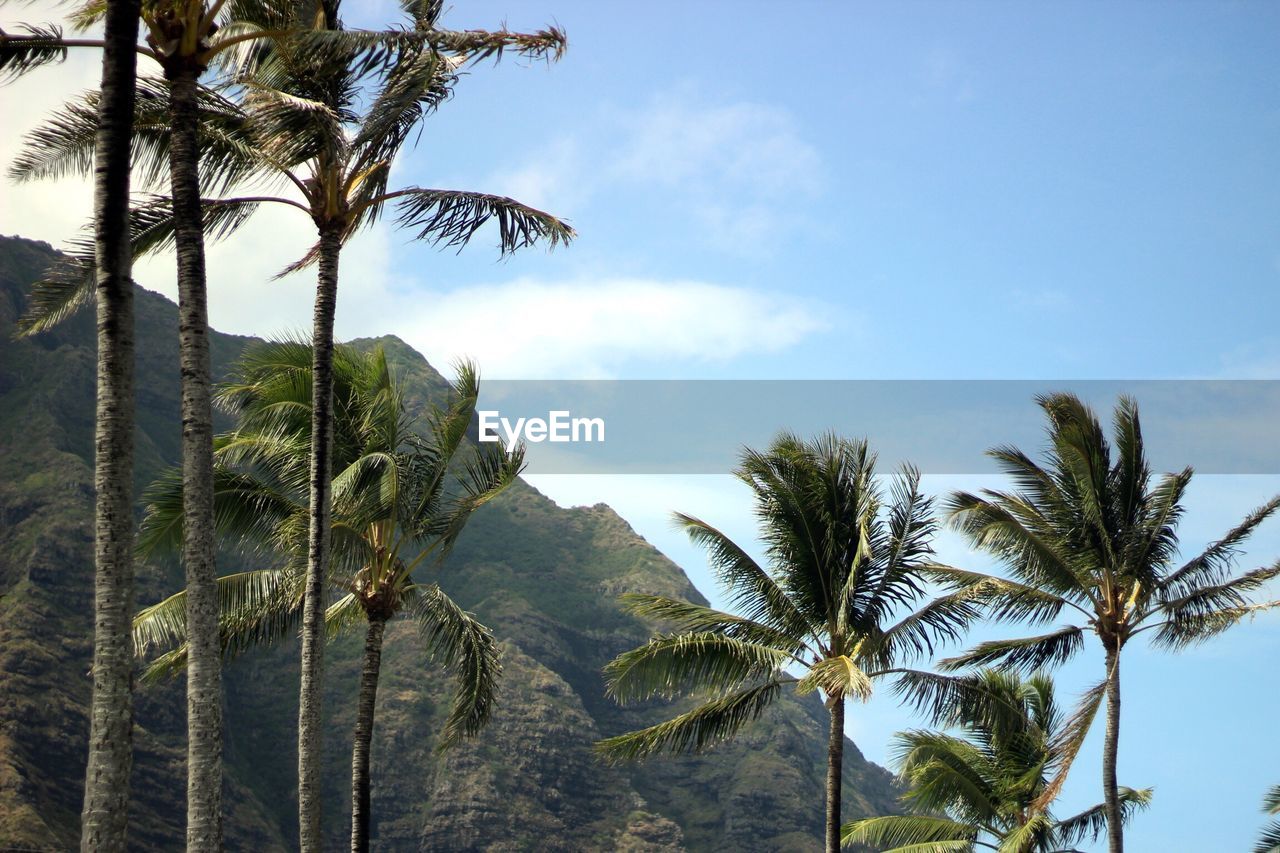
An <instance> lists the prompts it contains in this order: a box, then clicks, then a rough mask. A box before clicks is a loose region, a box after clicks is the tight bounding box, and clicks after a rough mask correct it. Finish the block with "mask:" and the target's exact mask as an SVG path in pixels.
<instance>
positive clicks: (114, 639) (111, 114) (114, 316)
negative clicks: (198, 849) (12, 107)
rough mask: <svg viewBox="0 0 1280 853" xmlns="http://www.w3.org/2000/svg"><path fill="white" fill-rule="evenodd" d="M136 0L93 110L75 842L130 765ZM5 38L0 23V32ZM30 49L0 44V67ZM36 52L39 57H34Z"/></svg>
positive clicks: (121, 817) (106, 826) (108, 52)
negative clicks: (79, 792)
mask: <svg viewBox="0 0 1280 853" xmlns="http://www.w3.org/2000/svg"><path fill="white" fill-rule="evenodd" d="M138 14H139V4H138V0H108V2H107V3H106V4H105V10H104V14H103V18H104V22H105V32H104V34H103V39H102V46H103V50H102V96H101V98H100V100H99V102H98V111H97V115H96V122H95V131H94V141H93V163H94V199H93V207H94V210H93V224H94V238H93V243H92V246H91V247H90V246H82V247H81V249H82V251H91V252H92V253H93V258H94V268H95V270H96V274H95V276H94V281H93V289H94V292H95V293H96V295H97V328H98V383H97V385H98V393H97V405H96V408H97V411H96V413H95V418H94V423H95V433H96V434H95V436H94V448H95V453H94V487H95V494H96V498H95V501H94V640H93V694H92V699H91V703H90V709H89V720H90V723H89V727H90V732H89V756H88V761H87V763H86V767H85V790H84V809H83V813H82V815H81V820H80V832H81V846H82V847H83V848H84V849H86V850H123V849H124V848H125V845H126V839H127V830H128V811H129V774H130V771H131V769H132V766H133V649H132V646H131V643H130V635H129V624H130V622H131V621H132V618H133V606H134V601H133V423H134V395H133V379H134V366H133V279H132V267H133V252H132V247H131V242H130V235H129V152H130V150H131V148H132V144H133V143H132V140H133V112H134V83H135V79H136V77H137V55H136V54H135V53H134V45H135V44H136V43H137V41H138ZM5 38H6V36H5V34H4V33H3V32H0V42H3V40H4V39H5ZM33 58H34V57H31V56H30V55H26V56H24V55H22V54H21V53H18V54H10V53H9V52H8V51H4V50H2V49H0V73H6V76H7V74H8V73H9V72H16V73H19V74H20V73H21V72H22V71H23V70H25V69H24V68H23V65H24V64H25V63H26V61H27V60H28V59H33ZM37 61H38V60H37Z"/></svg>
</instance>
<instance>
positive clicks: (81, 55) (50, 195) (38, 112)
mask: <svg viewBox="0 0 1280 853" xmlns="http://www.w3.org/2000/svg"><path fill="white" fill-rule="evenodd" d="M3 10H4V13H5V14H4V16H3V18H2V19H0V20H2V21H3V23H0V27H3V28H4V30H5V31H6V32H12V33H15V34H20V33H21V30H20V29H19V28H18V27H17V26H16V23H17V22H19V21H25V22H28V23H32V24H45V23H48V22H55V23H56V22H58V21H60V20H61V19H62V18H63V16H64V14H65V12H66V9H65V8H60V6H59V5H58V4H56V3H50V2H43V3H32V4H16V3H15V4H10V5H8V6H4V7H3ZM101 63H102V58H101V55H100V54H99V53H98V51H97V50H95V49H91V48H78V49H74V50H71V51H70V52H69V54H68V56H67V60H66V61H65V62H62V63H60V64H58V65H51V66H45V67H43V68H38V69H36V70H34V71H32V72H30V73H28V74H26V75H24V76H22V77H20V78H18V79H17V80H14V81H12V82H9V83H6V84H5V85H3V86H0V115H3V116H4V120H3V121H0V163H3V164H5V168H6V173H5V174H4V175H3V176H0V181H3V182H4V188H3V190H0V233H3V234H21V235H22V236H24V237H29V238H31V239H34V240H45V241H47V242H49V243H51V244H52V245H54V246H55V247H56V246H59V245H61V244H62V243H63V242H64V241H66V240H67V239H68V238H70V237H75V236H77V233H78V229H79V228H80V227H81V226H82V225H84V224H85V223H86V222H88V221H89V218H90V216H91V215H92V213H93V206H92V205H93V194H92V192H91V190H90V187H89V184H88V183H87V182H85V181H82V180H79V179H77V178H71V179H66V180H61V181H34V182H31V183H23V184H15V183H14V182H13V181H12V180H10V178H9V176H8V174H7V167H8V164H10V163H12V162H13V160H14V158H15V157H16V156H17V153H18V151H19V150H20V149H21V147H22V140H23V137H25V136H26V134H27V133H29V132H30V131H32V130H34V129H35V128H37V127H39V126H40V125H41V124H43V123H44V122H45V120H46V119H47V117H48V116H49V115H51V114H52V113H53V112H54V111H55V110H56V109H57V108H58V107H59V106H61V105H62V104H63V103H65V102H66V101H68V100H71V99H72V98H74V97H76V96H78V95H79V94H80V93H81V92H84V91H85V90H88V89H96V88H97V87H98V81H99V78H100V76H101V67H102V65H101Z"/></svg>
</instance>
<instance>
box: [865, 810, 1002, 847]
mask: <svg viewBox="0 0 1280 853" xmlns="http://www.w3.org/2000/svg"><path fill="white" fill-rule="evenodd" d="M977 837H978V832H977V830H975V829H974V828H973V827H971V826H967V825H965V824H963V823H957V822H956V821H953V820H948V819H947V818H944V817H929V816H928V815H886V816H885V817H868V818H863V819H862V820H855V821H852V822H850V823H846V824H845V825H844V826H842V827H841V828H840V843H841V844H842V845H850V844H867V845H870V846H872V847H875V848H876V849H877V850H883V851H885V853H908V851H910V853H951V851H966V853H967V852H968V851H972V850H973V843H974V841H975V840H976V839H977Z"/></svg>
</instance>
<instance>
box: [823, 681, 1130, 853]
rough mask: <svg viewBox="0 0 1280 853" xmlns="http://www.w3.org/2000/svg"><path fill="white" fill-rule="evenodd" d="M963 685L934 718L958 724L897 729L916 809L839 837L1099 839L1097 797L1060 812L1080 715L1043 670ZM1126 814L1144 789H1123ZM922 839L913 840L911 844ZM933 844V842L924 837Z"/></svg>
mask: <svg viewBox="0 0 1280 853" xmlns="http://www.w3.org/2000/svg"><path fill="white" fill-rule="evenodd" d="M963 682H964V683H963V685H961V686H962V687H963V688H964V689H963V690H956V691H954V692H953V693H952V694H951V695H952V698H953V701H952V702H951V703H950V705H949V706H948V707H947V709H946V710H945V712H943V713H942V714H941V715H940V716H939V717H937V718H936V722H937V723H938V724H940V725H944V726H946V727H948V728H954V729H957V730H958V733H957V734H950V733H948V732H946V731H934V730H918V731H908V732H903V733H901V734H899V735H898V737H897V739H896V740H897V744H896V751H897V755H896V759H895V763H896V764H897V767H898V770H899V774H900V776H901V778H902V780H903V782H904V783H905V785H906V786H907V793H906V794H905V795H904V798H903V799H904V801H905V802H906V804H907V805H908V807H909V808H910V809H911V811H912V812H913V814H909V815H889V816H885V817H872V818H866V819H863V820H858V821H853V822H851V823H849V824H846V825H845V826H844V828H843V830H842V840H843V842H844V843H845V844H853V843H862V844H871V845H875V846H877V847H878V848H880V849H889V850H901V851H907V850H926V849H929V850H958V851H959V850H963V851H972V850H974V849H976V847H977V846H986V847H989V848H993V849H999V850H1001V851H1006V853H1053V851H1063V850H1069V849H1071V848H1073V847H1074V845H1076V844H1079V843H1083V842H1086V841H1092V840H1096V839H1097V838H1098V837H1099V836H1100V835H1101V834H1102V832H1103V831H1104V830H1105V827H1106V817H1105V814H1104V813H1103V808H1102V806H1101V805H1099V806H1095V807H1093V808H1090V809H1086V810H1085V811H1083V812H1081V813H1080V814H1077V815H1074V816H1072V817H1069V818H1065V819H1061V820H1060V819H1057V818H1055V817H1054V816H1053V815H1052V814H1051V812H1050V806H1051V805H1052V801H1053V799H1055V798H1056V790H1057V786H1056V784H1055V781H1054V779H1055V777H1057V776H1058V775H1059V774H1060V772H1061V771H1062V770H1063V769H1064V768H1065V766H1066V765H1069V764H1070V762H1071V761H1072V760H1073V759H1074V756H1075V752H1076V750H1077V749H1078V746H1077V744H1076V741H1077V739H1078V738H1079V737H1080V736H1081V735H1082V733H1081V732H1080V731H1079V725H1080V719H1079V716H1078V715H1072V716H1070V717H1067V716H1064V715H1063V714H1062V712H1061V710H1060V709H1059V708H1058V706H1057V703H1056V701H1055V698H1054V687H1053V680H1052V679H1051V678H1050V677H1049V676H1048V675H1046V674H1044V673H1042V672H1037V673H1033V674H1032V675H1031V676H1029V677H1027V678H1025V679H1024V678H1022V677H1021V676H1019V675H1017V674H1016V673H1010V672H1001V671H998V670H983V671H980V672H978V673H975V674H973V675H969V676H965V677H964V678H963ZM1121 800H1122V803H1123V805H1124V809H1125V814H1126V818H1127V817H1128V815H1130V814H1132V813H1133V812H1135V811H1137V810H1138V809H1141V808H1145V807H1146V806H1147V805H1148V804H1149V802H1150V800H1151V791H1150V789H1144V790H1134V789H1130V788H1124V789H1121ZM913 845H919V846H913ZM929 845H933V846H929Z"/></svg>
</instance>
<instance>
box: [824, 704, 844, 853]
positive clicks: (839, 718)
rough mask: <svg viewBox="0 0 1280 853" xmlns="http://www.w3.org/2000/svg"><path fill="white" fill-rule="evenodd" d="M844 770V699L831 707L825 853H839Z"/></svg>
mask: <svg viewBox="0 0 1280 853" xmlns="http://www.w3.org/2000/svg"><path fill="white" fill-rule="evenodd" d="M843 769H844V698H843V697H841V698H837V699H836V701H835V702H834V703H833V704H832V706H831V732H830V736H829V738H828V740H827V843H826V853H840V776H841V772H842V770H843Z"/></svg>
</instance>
